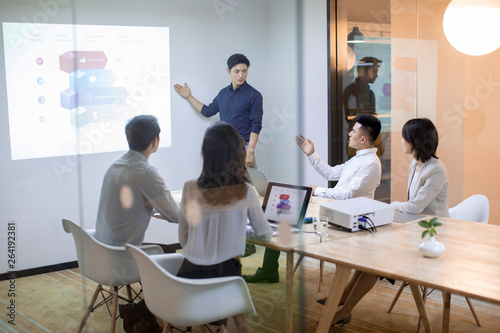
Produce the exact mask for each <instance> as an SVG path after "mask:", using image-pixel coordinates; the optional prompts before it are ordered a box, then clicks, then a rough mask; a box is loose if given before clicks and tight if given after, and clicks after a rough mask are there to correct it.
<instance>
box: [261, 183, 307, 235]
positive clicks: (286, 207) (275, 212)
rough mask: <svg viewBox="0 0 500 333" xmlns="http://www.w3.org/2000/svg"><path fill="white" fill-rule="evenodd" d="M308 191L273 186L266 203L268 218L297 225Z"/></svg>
mask: <svg viewBox="0 0 500 333" xmlns="http://www.w3.org/2000/svg"><path fill="white" fill-rule="evenodd" d="M306 193H307V191H306V190H300V189H295V188H288V187H281V186H273V187H272V189H271V193H270V194H269V198H268V201H267V205H266V211H265V215H266V218H267V219H268V220H270V221H277V222H278V221H279V222H284V223H288V224H292V225H297V224H298V222H299V217H300V212H301V209H302V206H303V204H304V198H305V197H306Z"/></svg>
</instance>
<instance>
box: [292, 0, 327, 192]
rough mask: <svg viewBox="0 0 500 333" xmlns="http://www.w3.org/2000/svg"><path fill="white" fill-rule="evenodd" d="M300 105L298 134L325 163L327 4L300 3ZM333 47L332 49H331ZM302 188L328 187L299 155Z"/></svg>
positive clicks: (319, 1)
mask: <svg viewBox="0 0 500 333" xmlns="http://www.w3.org/2000/svg"><path fill="white" fill-rule="evenodd" d="M302 8H303V10H302V45H301V50H302V59H300V63H301V65H302V81H301V88H302V89H301V93H302V105H301V111H302V112H301V122H300V127H301V128H300V132H301V134H303V135H304V136H306V137H308V138H309V139H311V140H312V141H313V143H314V149H315V150H316V152H317V153H318V154H319V155H320V157H321V158H322V159H323V160H325V161H328V112H329V110H328V95H329V91H328V79H329V72H328V62H329V60H330V59H329V55H328V44H327V41H328V36H327V32H328V22H327V1H324V0H308V1H306V0H303V5H302ZM332 47H334V46H332ZM300 155H301V156H300V159H299V162H300V168H301V169H300V170H301V172H300V175H301V179H300V181H301V182H302V183H303V185H315V186H322V187H327V186H328V181H326V180H325V179H323V178H322V177H321V176H320V175H319V174H318V173H317V172H316V171H315V170H314V169H313V168H312V166H311V164H310V163H309V161H308V159H307V158H306V157H305V155H304V154H302V153H301V154H300Z"/></svg>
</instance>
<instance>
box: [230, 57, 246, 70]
mask: <svg viewBox="0 0 500 333" xmlns="http://www.w3.org/2000/svg"><path fill="white" fill-rule="evenodd" d="M238 64H245V65H247V67H250V61H249V60H248V58H247V57H245V56H244V55H243V54H241V53H235V54H233V55H232V56H230V57H229V58H228V59H227V68H228V69H229V70H231V68H233V67H234V66H236V65H238Z"/></svg>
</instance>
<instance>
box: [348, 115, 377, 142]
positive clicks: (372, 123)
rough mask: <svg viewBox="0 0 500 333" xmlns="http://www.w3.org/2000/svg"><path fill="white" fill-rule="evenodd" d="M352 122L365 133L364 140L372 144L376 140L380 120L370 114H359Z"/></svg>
mask: <svg viewBox="0 0 500 333" xmlns="http://www.w3.org/2000/svg"><path fill="white" fill-rule="evenodd" d="M354 122H355V123H359V124H360V125H361V129H363V130H364V131H365V133H366V138H367V139H368V140H369V141H370V142H371V143H374V142H375V140H377V137H378V135H379V134H380V129H381V128H382V125H381V124H380V120H378V118H377V117H375V116H372V115H370V114H360V115H358V116H356V118H354Z"/></svg>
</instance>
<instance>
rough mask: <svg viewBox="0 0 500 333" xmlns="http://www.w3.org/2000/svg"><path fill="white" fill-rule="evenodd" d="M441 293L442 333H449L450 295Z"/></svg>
mask: <svg viewBox="0 0 500 333" xmlns="http://www.w3.org/2000/svg"><path fill="white" fill-rule="evenodd" d="M442 293H443V328H442V332H443V333H448V332H449V331H450V305H451V293H449V292H446V291H444V290H443V291H442Z"/></svg>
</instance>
